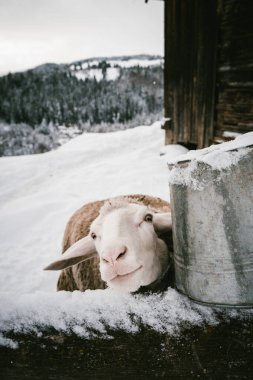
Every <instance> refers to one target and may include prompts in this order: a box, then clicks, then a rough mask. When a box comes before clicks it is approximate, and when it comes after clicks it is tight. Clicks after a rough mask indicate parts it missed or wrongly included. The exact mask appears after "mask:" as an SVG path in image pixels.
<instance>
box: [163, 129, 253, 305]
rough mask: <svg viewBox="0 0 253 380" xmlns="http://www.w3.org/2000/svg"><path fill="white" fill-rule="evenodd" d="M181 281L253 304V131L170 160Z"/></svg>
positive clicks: (232, 301)
mask: <svg viewBox="0 0 253 380" xmlns="http://www.w3.org/2000/svg"><path fill="white" fill-rule="evenodd" d="M168 166H169V170H170V176H169V184H170V193H171V204H172V221H173V241H174V252H175V275H176V287H177V289H178V290H179V291H181V292H183V293H184V294H186V295H188V296H189V297H190V298H192V299H193V300H195V301H198V302H202V303H209V304H215V305H225V306H240V307H242V306H246V307H252V306H253V132H250V133H247V134H244V135H241V136H239V137H238V138H236V139H235V140H234V141H230V142H227V143H223V144H220V145H213V146H211V147H209V148H206V149H201V150H197V151H190V152H189V153H188V154H185V155H183V156H180V157H177V158H176V160H174V161H170V162H168Z"/></svg>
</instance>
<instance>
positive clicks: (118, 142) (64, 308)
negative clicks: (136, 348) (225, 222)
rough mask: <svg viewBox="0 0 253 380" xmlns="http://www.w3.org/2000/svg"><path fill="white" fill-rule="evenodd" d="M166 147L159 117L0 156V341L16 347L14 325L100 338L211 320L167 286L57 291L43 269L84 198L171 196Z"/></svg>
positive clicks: (174, 328) (16, 328)
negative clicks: (11, 334) (154, 291)
mask: <svg viewBox="0 0 253 380" xmlns="http://www.w3.org/2000/svg"><path fill="white" fill-rule="evenodd" d="M163 144H164V132H163V131H162V130H161V128H160V124H159V123H156V124H154V125H153V126H151V127H146V126H142V127H138V128H135V129H130V130H126V131H120V132H114V133H107V134H83V135H81V136H78V137H76V138H75V139H73V140H71V141H70V142H68V143H67V144H65V145H63V146H62V147H61V148H59V149H58V150H56V151H51V152H48V153H44V154H40V155H31V156H19V157H3V158H1V159H0V225H1V229H0V260H1V262H0V289H1V291H0V304H1V308H0V332H1V333H2V335H1V336H0V344H3V345H7V346H9V347H12V348H15V347H16V346H17V345H16V343H15V342H13V341H12V340H10V339H8V337H6V336H5V334H6V333H8V331H10V330H13V329H14V331H16V332H19V331H25V332H27V331H38V330H39V329H40V327H42V328H43V327H49V326H52V327H54V328H55V329H57V330H64V331H73V332H74V333H76V334H78V335H81V336H84V337H89V336H91V331H93V334H95V333H97V334H103V335H105V336H106V328H107V327H109V328H113V329H118V328H120V329H123V330H125V331H129V332H133V333H134V332H135V331H137V330H138V328H139V327H138V326H139V323H140V322H142V323H143V324H144V325H146V326H149V327H150V328H153V329H155V330H157V331H167V332H169V333H171V334H172V333H176V332H177V331H178V329H179V327H180V324H181V323H182V322H190V323H191V324H201V323H204V322H205V321H209V322H213V323H215V322H216V318H215V315H214V312H213V310H211V309H208V308H206V307H201V306H197V305H195V304H193V303H192V302H191V301H189V300H187V299H186V297H184V296H182V295H180V294H178V293H177V292H176V291H175V290H173V289H168V290H167V291H166V292H165V293H163V294H161V295H147V296H144V295H127V294H123V295H122V294H118V293H115V292H113V291H111V290H106V291H102V290H97V291H86V292H85V293H80V292H74V293H68V292H60V293H57V292H56V291H55V289H56V282H57V278H58V275H59V273H57V272H44V271H43V270H42V269H43V268H44V267H45V266H46V265H47V264H48V263H50V262H51V261H53V260H55V259H56V258H57V257H58V256H59V255H60V252H61V240H62V236H63V231H64V227H65V225H66V222H67V220H68V218H69V217H70V216H71V214H72V213H73V212H74V211H75V210H76V209H77V208H79V207H81V206H82V205H83V204H84V203H86V202H90V201H94V200H98V199H103V198H107V197H112V196H117V195H122V194H131V193H145V194H149V195H154V196H160V197H162V198H164V199H165V200H166V199H167V200H169V190H168V184H167V174H168V173H167V165H166V156H162V157H161V156H160V155H159V151H160V150H161V148H162V147H163ZM181 152H182V149H181V147H179V148H178V149H176V150H174V155H175V156H176V155H177V154H180V153H181ZM167 153H168V152H167Z"/></svg>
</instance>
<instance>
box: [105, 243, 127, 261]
mask: <svg viewBox="0 0 253 380" xmlns="http://www.w3.org/2000/svg"><path fill="white" fill-rule="evenodd" d="M126 251H127V247H125V246H121V247H116V248H114V249H110V250H108V251H106V252H104V253H103V254H102V259H103V260H104V261H106V262H108V263H111V264H114V263H115V262H116V261H117V260H119V259H120V258H121V257H123V256H125V254H126Z"/></svg>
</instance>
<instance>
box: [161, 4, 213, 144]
mask: <svg viewBox="0 0 253 380" xmlns="http://www.w3.org/2000/svg"><path fill="white" fill-rule="evenodd" d="M216 35H217V23H216V1H214V0H206V1H204V2H203V1H201V0H171V1H166V2H165V94H164V95H165V100H164V106H165V117H166V118H167V117H170V118H171V119H172V123H171V126H170V128H169V129H168V130H167V131H166V143H183V144H184V145H187V144H195V145H196V146H198V147H199V148H202V147H204V146H207V145H208V144H209V140H210V138H211V137H212V136H213V119H214V116H213V115H214V91H215V74H216Z"/></svg>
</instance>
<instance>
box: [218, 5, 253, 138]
mask: <svg viewBox="0 0 253 380" xmlns="http://www.w3.org/2000/svg"><path fill="white" fill-rule="evenodd" d="M219 5H220V9H221V13H220V24H219V52H218V55H219V62H218V66H217V104H216V121H215V135H219V134H220V133H221V131H232V132H240V133H243V132H244V133H245V132H249V131H252V130H253V24H252V14H253V2H252V1H251V0H241V1H239V0H225V1H222V0H219Z"/></svg>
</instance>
